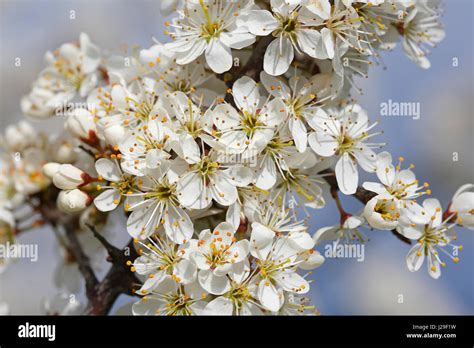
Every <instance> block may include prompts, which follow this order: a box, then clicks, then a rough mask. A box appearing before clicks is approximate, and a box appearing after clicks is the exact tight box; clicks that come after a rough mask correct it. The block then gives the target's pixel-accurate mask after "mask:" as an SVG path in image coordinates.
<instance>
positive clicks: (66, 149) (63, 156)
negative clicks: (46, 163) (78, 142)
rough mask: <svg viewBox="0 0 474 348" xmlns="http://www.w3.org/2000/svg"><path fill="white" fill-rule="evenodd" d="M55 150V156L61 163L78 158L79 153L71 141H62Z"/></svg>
mask: <svg viewBox="0 0 474 348" xmlns="http://www.w3.org/2000/svg"><path fill="white" fill-rule="evenodd" d="M54 151H55V153H54V155H53V157H54V159H55V160H56V161H58V162H60V163H72V162H74V161H75V160H76V159H77V153H76V151H75V148H74V146H73V145H72V144H71V143H68V142H62V143H60V144H58V147H57V148H56V149H55V150H54Z"/></svg>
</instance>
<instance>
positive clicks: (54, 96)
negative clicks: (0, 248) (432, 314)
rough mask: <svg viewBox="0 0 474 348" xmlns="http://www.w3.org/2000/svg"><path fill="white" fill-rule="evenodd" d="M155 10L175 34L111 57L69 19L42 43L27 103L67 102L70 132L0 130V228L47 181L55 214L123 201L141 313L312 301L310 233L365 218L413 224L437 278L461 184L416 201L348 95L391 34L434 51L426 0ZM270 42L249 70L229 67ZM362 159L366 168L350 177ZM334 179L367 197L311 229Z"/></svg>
mask: <svg viewBox="0 0 474 348" xmlns="http://www.w3.org/2000/svg"><path fill="white" fill-rule="evenodd" d="M162 10H163V11H164V13H165V14H171V13H174V14H177V15H175V16H172V18H171V19H170V20H169V21H167V22H166V23H165V26H166V27H167V29H166V32H165V33H166V34H167V35H169V37H170V42H167V43H160V42H158V41H156V42H155V43H154V45H153V46H151V47H150V48H146V49H142V50H138V51H136V52H133V53H132V54H131V55H130V56H127V57H121V56H112V57H106V56H102V55H101V51H100V49H99V48H98V47H97V46H96V45H95V44H93V43H92V42H91V40H90V39H89V37H88V36H87V35H85V34H81V36H80V39H79V42H75V43H67V44H64V45H62V46H61V47H60V48H59V49H58V50H56V51H54V52H51V53H48V54H47V56H46V58H47V63H48V66H47V68H46V69H45V70H44V71H43V72H41V74H40V76H39V78H38V79H37V80H36V81H35V82H34V84H33V88H32V89H31V92H30V93H29V94H28V95H27V96H25V97H24V98H23V100H22V103H21V106H22V110H23V112H24V113H25V114H27V115H28V116H30V117H32V118H35V119H45V118H49V117H52V116H54V115H58V114H60V115H61V116H64V125H65V129H66V130H67V137H68V139H71V140H70V142H68V143H67V146H69V147H68V148H67V149H66V148H65V146H66V145H64V144H62V143H61V145H60V146H58V145H55V146H54V151H53V153H54V154H55V155H54V156H53V157H51V152H48V156H47V157H45V155H44V154H45V152H44V150H42V149H44V147H45V146H46V145H45V143H42V144H37V143H36V142H37V140H38V137H37V136H36V135H34V134H32V133H34V131H33V129H32V128H31V126H29V125H28V124H27V123H23V122H22V123H20V124H19V125H18V126H11V127H10V128H9V129H7V131H6V134H5V137H4V139H5V141H4V142H5V144H6V145H7V146H6V148H7V150H8V153H15V152H19V153H20V154H21V155H20V156H19V158H20V161H19V162H15V160H14V158H13V159H12V158H8V159H5V161H2V162H1V163H2V172H1V173H0V174H2V176H1V177H0V184H1V186H0V194H1V195H2V196H1V197H2V202H7V206H5V207H2V206H0V208H2V210H0V212H1V214H2V215H1V217H0V218H1V221H3V222H2V223H3V225H2V226H6V227H2V229H0V231H2V233H1V234H0V237H2V236H3V235H4V233H3V231H7V234H6V235H7V236H8V231H9V230H10V229H13V228H14V221H13V220H12V219H10V220H11V221H9V218H4V217H3V216H4V215H5V214H4V213H3V211H7V210H8V209H12V208H14V207H13V205H14V204H16V203H15V202H16V201H17V200H18V201H20V200H21V197H23V196H24V195H31V194H34V193H35V192H38V191H40V190H43V189H44V188H45V187H46V186H48V185H49V184H50V183H52V184H53V185H54V186H55V187H56V188H58V189H60V192H59V194H58V196H57V206H58V208H59V209H60V210H61V211H63V212H65V213H68V214H84V212H88V213H90V211H89V210H88V209H90V208H91V207H94V209H97V210H99V211H100V212H103V213H110V212H112V211H114V210H117V211H122V212H124V214H125V216H126V218H127V222H126V231H127V232H128V234H129V235H130V236H131V237H132V238H133V239H134V241H135V247H136V249H137V252H138V254H139V257H137V258H136V259H134V260H130V261H129V262H128V266H129V267H130V269H131V271H133V272H136V273H137V274H138V275H139V276H140V279H142V280H143V283H142V285H141V287H140V288H139V289H137V290H136V294H137V295H139V296H141V299H140V300H139V301H138V302H136V303H135V304H134V306H133V313H134V314H141V315H148V314H151V315H152V314H160V315H190V314H227V315H232V314H234V315H239V314H244V315H245V314H298V313H304V312H308V311H310V312H315V308H314V306H312V305H310V304H309V300H308V298H307V297H305V296H304V295H305V294H307V293H308V291H309V290H310V283H311V281H310V280H308V275H309V274H311V271H312V270H313V269H315V268H317V267H319V266H321V265H322V264H323V262H324V257H323V256H322V255H321V254H320V253H319V252H318V251H317V246H318V245H319V244H320V243H322V242H323V241H324V240H330V239H331V240H338V241H341V242H348V243H351V242H354V241H360V242H363V237H362V234H361V232H360V231H359V230H360V229H361V228H364V227H365V228H374V229H378V230H394V231H396V233H399V234H401V235H402V236H404V237H405V238H408V239H413V240H415V241H417V244H416V245H415V246H414V247H413V248H412V249H411V250H410V251H409V253H408V255H407V265H408V268H409V269H410V270H411V271H415V270H418V269H419V268H420V266H421V264H422V263H423V261H424V259H425V258H427V264H428V272H429V273H430V275H431V276H432V277H434V278H437V277H439V275H440V268H441V267H442V266H444V265H445V263H444V262H443V261H442V259H441V257H440V255H439V253H438V251H444V252H445V254H446V255H447V256H449V257H450V258H452V259H453V261H454V262H457V261H458V260H459V259H458V258H457V257H454V256H452V255H451V254H450V251H446V250H445V249H444V248H443V247H446V246H448V245H449V246H453V244H452V243H453V241H454V240H455V239H456V237H455V234H454V230H453V227H454V226H455V225H462V226H465V227H467V228H470V229H473V228H474V213H473V212H474V210H473V209H474V197H473V195H474V193H473V192H472V189H473V185H470V184H468V185H465V186H463V187H461V188H460V189H459V191H458V192H457V193H456V194H455V196H454V197H453V200H452V202H451V204H450V205H449V207H448V208H447V209H446V211H445V212H444V213H443V212H442V209H441V204H440V203H439V201H437V200H436V199H432V198H428V199H425V200H424V201H423V203H422V204H420V203H419V202H418V200H419V199H420V197H422V196H424V195H430V194H431V190H430V189H429V188H428V187H429V185H428V184H427V183H425V184H419V181H418V180H417V179H416V177H415V174H414V173H413V171H412V169H413V166H410V167H408V168H406V169H403V168H402V163H403V161H404V159H403V158H399V163H398V164H396V163H395V164H394V163H393V160H392V156H391V155H390V153H388V152H386V151H381V148H382V147H383V146H384V143H382V142H373V141H372V138H373V137H376V136H380V135H381V134H382V132H381V131H378V132H376V131H374V130H373V129H374V128H375V127H376V126H377V122H372V121H371V120H370V118H369V116H368V114H367V112H366V111H365V110H364V109H363V108H362V107H361V106H360V105H359V104H357V103H356V102H355V101H354V99H352V98H351V97H350V93H351V90H352V89H353V87H356V84H355V81H354V78H355V77H356V76H364V77H366V76H367V73H368V68H369V67H370V65H371V64H373V63H374V62H375V63H377V62H378V60H379V54H380V53H379V52H380V51H381V50H387V49H393V48H394V47H395V45H396V43H397V42H398V41H401V42H402V47H403V50H404V52H405V53H406V55H407V56H408V58H409V59H411V60H413V61H414V62H415V63H416V64H418V65H419V66H420V67H422V68H428V67H429V61H428V59H427V54H428V53H429V51H428V48H430V47H432V46H434V45H435V44H437V43H438V42H440V41H441V40H442V39H443V36H444V31H443V29H442V26H441V24H440V23H439V21H438V17H439V15H438V12H437V11H438V7H437V2H436V1H431V0H418V1H413V0H412V1H407V0H385V1H384V0H374V1H365V0H359V1H356V0H334V1H329V0H271V1H250V0H240V1H221V0H208V1H204V0H188V1H173V0H167V1H162ZM264 40H267V41H264ZM265 42H266V43H267V46H264V51H263V63H262V66H263V69H262V71H259V72H258V73H257V74H253V75H251V76H246V75H245V74H240V72H241V71H242V70H241V69H242V67H245V62H248V63H249V64H253V63H252V56H251V55H252V51H251V50H249V48H251V47H253V49H254V51H257V46H258V45H259V44H261V43H265ZM236 61H237V62H241V63H239V64H236V63H235V62H236ZM356 88H357V87H356ZM71 104H72V105H73V107H70V105H71ZM75 105H78V106H75ZM30 141H33V142H34V144H31V143H29V142H30ZM71 144H72V145H71ZM71 146H73V147H74V151H72V150H71ZM30 150H32V151H35V153H34V154H33V155H32V156H30V155H28V152H27V151H30ZM41 151H43V152H41ZM68 151H69V152H68ZM38 152H39V153H38ZM3 163H5V166H3ZM43 164H44V166H43ZM40 165H41V166H42V171H41V170H40V169H39V166H40ZM3 168H5V170H4V169H3ZM12 170H13V171H15V173H17V174H15V175H11V174H10V171H12ZM360 170H363V171H365V172H368V173H373V174H374V176H376V178H377V181H376V182H364V183H363V184H362V183H360V182H359V171H360ZM23 177H25V178H24V179H22V178H23ZM331 178H335V180H334V182H335V184H334V185H335V188H336V189H337V190H339V191H340V192H341V193H343V194H344V195H355V194H357V192H358V190H360V189H361V188H360V186H362V187H363V188H364V189H365V190H367V191H369V192H372V194H371V196H370V197H371V198H370V199H369V200H368V201H367V202H365V203H366V204H365V207H364V209H363V212H362V213H361V214H348V213H345V212H343V211H342V209H341V221H340V224H338V225H336V226H329V227H325V228H322V229H320V230H318V231H317V232H316V233H314V235H312V234H311V231H310V230H309V227H308V219H309V217H310V216H311V215H312V214H313V211H314V210H316V209H322V208H324V206H325V205H326V199H327V198H325V197H327V195H326V192H327V191H328V189H329V188H330V183H331ZM332 189H334V187H332ZM332 191H333V190H332ZM17 196H19V197H18V198H17ZM3 197H5V198H4V199H3ZM3 208H4V209H3ZM2 238H3V237H2ZM455 247H456V248H461V246H455Z"/></svg>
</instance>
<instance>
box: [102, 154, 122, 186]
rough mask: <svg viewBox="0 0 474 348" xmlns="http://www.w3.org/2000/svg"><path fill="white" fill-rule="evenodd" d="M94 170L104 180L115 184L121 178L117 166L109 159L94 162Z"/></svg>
mask: <svg viewBox="0 0 474 348" xmlns="http://www.w3.org/2000/svg"><path fill="white" fill-rule="evenodd" d="M95 169H96V170H97V173H99V175H101V176H102V177H103V178H104V179H105V180H108V181H113V182H117V181H120V179H121V178H122V173H121V172H120V169H119V168H118V166H117V164H116V163H115V162H113V161H111V160H109V159H106V158H100V159H98V160H97V162H95Z"/></svg>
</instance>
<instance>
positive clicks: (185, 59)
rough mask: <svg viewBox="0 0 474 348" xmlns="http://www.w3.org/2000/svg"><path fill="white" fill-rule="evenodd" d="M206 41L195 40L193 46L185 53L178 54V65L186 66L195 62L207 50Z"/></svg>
mask: <svg viewBox="0 0 474 348" xmlns="http://www.w3.org/2000/svg"><path fill="white" fill-rule="evenodd" d="M206 46H207V44H206V41H205V40H203V39H200V40H195V41H194V42H193V44H192V46H191V47H190V48H189V49H188V50H187V51H184V52H178V53H177V54H176V56H177V59H176V63H178V64H181V65H186V64H189V63H191V62H192V61H193V60H195V59H196V58H198V57H199V56H200V55H201V54H202V53H203V52H204V50H205V49H206Z"/></svg>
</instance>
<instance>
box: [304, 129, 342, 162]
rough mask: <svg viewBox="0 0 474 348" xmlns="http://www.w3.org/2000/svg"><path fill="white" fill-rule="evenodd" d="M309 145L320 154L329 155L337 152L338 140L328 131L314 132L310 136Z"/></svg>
mask: <svg viewBox="0 0 474 348" xmlns="http://www.w3.org/2000/svg"><path fill="white" fill-rule="evenodd" d="M308 143H309V146H311V148H312V149H313V151H314V152H316V153H317V154H318V155H320V156H324V157H329V156H332V155H334V154H335V153H336V150H337V146H338V142H337V140H336V139H335V138H334V137H333V136H331V135H330V134H328V133H326V132H313V133H311V134H310V135H309V136H308Z"/></svg>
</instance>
